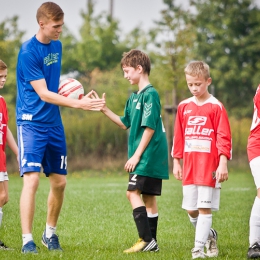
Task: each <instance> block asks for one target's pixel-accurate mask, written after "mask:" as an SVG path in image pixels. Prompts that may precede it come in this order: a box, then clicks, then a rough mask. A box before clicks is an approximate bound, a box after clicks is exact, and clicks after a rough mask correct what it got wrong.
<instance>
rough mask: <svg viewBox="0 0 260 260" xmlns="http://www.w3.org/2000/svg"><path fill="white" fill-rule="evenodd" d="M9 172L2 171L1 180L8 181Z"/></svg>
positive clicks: (0, 173)
mask: <svg viewBox="0 0 260 260" xmlns="http://www.w3.org/2000/svg"><path fill="white" fill-rule="evenodd" d="M8 180H9V178H8V174H7V172H0V181H8Z"/></svg>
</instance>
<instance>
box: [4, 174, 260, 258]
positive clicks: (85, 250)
mask: <svg viewBox="0 0 260 260" xmlns="http://www.w3.org/2000/svg"><path fill="white" fill-rule="evenodd" d="M127 181H128V175H127V174H124V175H123V176H117V175H116V174H108V173H107V174H102V175H101V174H100V175H97V174H94V175H93V174H91V173H88V172H85V173H73V174H70V175H69V176H68V183H67V188H66V193H65V201H64V205H63V208H62V212H61V215H60V219H59V223H58V228H57V234H58V235H59V238H60V243H61V246H62V248H63V250H64V251H63V252H62V253H60V252H49V251H48V250H47V248H45V247H44V246H43V245H42V244H41V236H42V232H43V230H44V228H45V222H46V203H47V195H48V191H49V183H48V179H47V178H45V177H42V178H41V180H40V186H39V189H38V192H37V203H36V215H35V219H34V225H33V227H34V229H33V236H34V240H35V243H36V244H37V246H39V254H37V255H28V254H26V255H24V254H22V253H21V245H22V239H21V226H20V216H19V198H20V193H21V188H22V178H20V177H18V176H16V175H11V176H10V181H9V197H10V200H9V203H8V204H7V205H6V206H5V207H4V208H3V211H4V217H3V223H2V227H1V229H0V239H2V240H3V241H4V242H5V243H6V244H7V245H8V246H9V247H12V248H14V250H13V251H1V250H0V259H1V260H9V259H10V260H13V259H39V260H40V259H72V260H85V259H93V260H97V259H98V260H110V259H113V260H117V259H122V260H128V259H129V260H133V259H149V260H151V259H163V260H168V259H174V260H182V259H184V260H186V259H191V252H190V251H191V249H192V248H193V244H194V242H193V241H194V228H193V226H192V225H191V224H190V222H189V219H188V217H187V214H186V212H185V211H184V210H182V209H181V201H182V187H181V182H179V181H177V180H175V179H174V178H173V177H172V176H171V178H170V180H168V181H164V182H163V192H162V196H161V197H159V198H158V207H159V224H158V237H157V238H158V244H159V247H160V252H158V253H150V252H145V253H136V254H129V255H126V254H123V250H124V249H126V248H129V247H130V246H132V245H133V244H134V243H135V242H136V241H137V239H138V235H137V231H136V227H135V223H134V221H133V217H132V210H131V207H130V204H129V202H128V200H127V199H126V196H125V193H126V188H127ZM255 194H256V190H255V186H254V182H253V178H252V176H251V174H250V172H249V170H248V171H247V172H235V171H232V170H230V175H229V180H228V181H227V182H225V183H224V184H223V185H222V191H221V206H220V211H219V212H215V213H213V227H214V228H215V229H216V230H217V231H218V235H219V241H218V247H219V251H220V253H219V257H218V258H217V259H234V260H240V259H246V253H247V249H248V229H249V228H248V223H249V215H250V211H251V207H252V204H253V201H254V198H255Z"/></svg>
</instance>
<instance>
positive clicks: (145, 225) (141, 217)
mask: <svg viewBox="0 0 260 260" xmlns="http://www.w3.org/2000/svg"><path fill="white" fill-rule="evenodd" d="M133 217H134V221H135V224H136V228H137V230H138V234H139V237H140V238H142V239H143V240H144V241H145V242H150V241H152V234H151V230H150V226H149V221H148V217H147V212H146V208H145V206H142V207H138V208H135V209H134V210H133Z"/></svg>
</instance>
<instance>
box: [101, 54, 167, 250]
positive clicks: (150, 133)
mask: <svg viewBox="0 0 260 260" xmlns="http://www.w3.org/2000/svg"><path fill="white" fill-rule="evenodd" d="M121 67H122V69H123V71H124V77H125V78H126V79H127V80H129V82H130V84H131V85H138V91H137V92H135V93H133V94H132V95H131V96H130V98H129V99H128V101H127V103H126V106H125V112H124V116H122V117H119V116H118V115H116V114H114V113H113V112H112V111H111V110H110V109H109V108H107V107H106V106H104V108H103V109H102V110H101V111H102V112H103V113H104V114H105V115H106V116H107V117H108V118H110V119H111V120H112V121H113V122H114V123H116V124H117V125H118V126H119V127H121V128H122V129H124V130H126V129H128V128H130V133H129V141H128V158H129V159H128V161H127V162H126V164H125V167H124V168H125V170H126V171H127V172H128V173H129V183H128V189H127V198H128V200H129V201H130V203H131V206H132V209H133V217H134V221H135V224H136V227H137V230H138V234H139V239H138V241H137V243H136V244H134V245H133V246H132V247H131V248H129V249H126V250H125V251H124V253H135V252H141V251H154V252H156V251H159V247H158V245H157V238H156V234H157V223H158V208H157V202H156V196H160V195H161V189H162V179H168V178H169V176H168V155H167V153H168V148H167V141H166V134H165V130H164V126H163V123H162V119H161V115H160V113H161V105H160V99H159V95H158V93H157V91H156V90H155V89H154V87H153V86H152V85H151V84H150V82H149V74H150V68H151V64H150V59H149V57H148V56H147V55H146V54H145V53H143V52H141V51H139V50H131V51H129V52H127V53H124V54H123V58H122V60H121ZM104 96H105V95H103V97H104Z"/></svg>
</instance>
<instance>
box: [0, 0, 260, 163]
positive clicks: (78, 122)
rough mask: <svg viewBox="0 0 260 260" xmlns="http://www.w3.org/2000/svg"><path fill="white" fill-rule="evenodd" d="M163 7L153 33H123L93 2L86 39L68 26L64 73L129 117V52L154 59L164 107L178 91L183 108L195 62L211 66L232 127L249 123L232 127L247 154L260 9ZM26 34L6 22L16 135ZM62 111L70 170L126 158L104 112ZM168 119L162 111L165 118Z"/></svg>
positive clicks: (220, 0)
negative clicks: (125, 58)
mask: <svg viewBox="0 0 260 260" xmlns="http://www.w3.org/2000/svg"><path fill="white" fill-rule="evenodd" d="M163 2H164V7H165V8H164V9H163V10H161V12H160V14H161V16H160V19H159V20H158V21H154V23H153V25H152V26H151V28H150V29H149V30H146V31H145V30H143V29H142V28H141V27H138V28H134V29H133V30H132V31H131V32H130V33H128V34H124V33H123V32H122V30H121V29H120V21H118V20H116V19H114V18H112V17H111V16H110V15H109V14H108V13H106V12H102V13H100V14H97V15H95V14H94V10H95V4H94V3H93V1H87V3H86V8H85V10H82V11H81V13H80V15H81V17H82V26H81V28H80V31H79V35H80V36H79V37H75V35H74V34H73V32H71V31H69V29H68V28H67V27H66V25H64V28H63V33H62V36H61V41H62V43H63V60H62V74H63V75H70V73H73V74H71V75H74V76H75V77H77V79H78V80H79V81H80V82H81V83H82V84H83V86H84V88H85V92H88V91H90V90H91V89H95V90H96V91H97V92H98V93H99V94H102V93H103V92H105V93H106V96H107V104H108V106H109V107H110V108H112V109H113V110H114V111H115V112H116V113H118V114H122V113H123V109H124V104H125V102H126V99H127V98H128V96H129V93H130V92H131V91H134V90H135V88H134V86H129V83H128V82H127V81H126V80H125V79H124V78H123V74H122V71H121V68H120V64H119V63H120V59H121V57H122V53H123V52H125V51H128V50H130V49H133V48H138V49H142V50H143V51H145V52H146V53H148V55H149V56H150V58H151V61H152V70H151V77H150V80H151V83H152V84H153V85H154V86H155V87H156V89H157V90H158V92H159V94H160V96H161V103H162V108H164V107H165V105H167V104H166V103H167V102H168V101H167V98H166V97H167V96H169V93H171V91H172V90H174V93H176V94H175V96H174V99H175V100H171V101H170V102H176V103H178V102H179V101H181V100H182V99H184V98H186V97H189V96H190V94H189V91H188V88H187V86H186V83H185V77H184V73H183V69H184V67H185V65H186V64H187V62H189V61H190V60H197V59H200V60H204V61H205V62H207V63H208V64H209V66H210V68H211V77H212V79H213V83H212V85H213V86H214V95H215V96H216V97H217V98H218V99H219V100H220V101H221V102H222V103H223V104H224V105H225V107H226V109H227V111H228V114H229V116H230V118H232V120H231V121H232V124H233V125H236V126H237V125H239V122H241V120H246V124H242V125H240V129H239V133H240V134H239V135H238V133H237V132H235V131H237V128H234V127H232V128H233V129H232V134H234V136H237V135H238V137H237V138H238V139H237V141H236V140H234V138H233V146H234V147H233V148H235V149H233V150H234V153H235V154H242V153H244V152H245V146H246V139H247V136H248V133H249V128H250V118H251V116H252V110H253V103H252V99H253V96H254V93H255V89H256V87H257V85H258V84H259V82H260V80H259V77H260V76H259V73H258V69H259V68H260V45H259V43H258V39H259V34H260V9H259V7H258V6H257V5H256V3H255V2H254V1H253V0H240V1H237V0H216V1H207V0H190V2H189V6H188V8H183V7H182V6H181V5H177V4H176V3H175V1H174V0H163ZM65 15H66V14H65ZM24 34H25V32H24V31H21V30H20V29H19V17H18V16H14V17H11V18H9V19H7V20H5V21H4V22H2V23H0V59H2V60H4V61H5V63H7V65H8V81H7V83H6V85H5V88H4V89H3V90H2V91H1V95H3V96H4V97H5V98H6V100H7V102H8V107H9V114H10V125H11V128H12V130H13V132H15V131H16V127H15V119H14V118H15V111H14V110H15V102H16V101H15V99H16V79H15V78H16V77H15V68H16V60H17V53H18V51H19V48H20V46H21V43H22V39H23V36H24ZM61 111H62V116H63V120H64V125H65V130H66V135H67V142H68V152H69V155H70V157H71V165H72V164H73V165H74V164H75V165H78V167H80V165H83V166H82V167H85V166H86V165H91V162H90V161H93V160H94V159H93V158H96V157H98V158H101V157H102V158H106V159H105V160H104V161H107V160H108V158H107V156H108V155H110V156H111V157H112V158H122V157H124V158H125V155H126V149H127V145H126V144H127V134H126V133H125V132H123V131H121V130H119V129H118V128H117V127H116V126H114V125H113V123H111V122H108V121H107V120H106V119H105V117H104V116H103V115H102V114H101V113H96V112H94V113H93V112H83V111H72V110H71V109H67V108H61ZM165 113H166V112H165V111H164V109H163V110H162V114H163V115H164V114H165ZM171 123H172V122H171ZM171 125H172V124H171ZM168 131H173V129H172V128H171V129H170V130H168ZM241 142H242V144H241ZM169 146H171V143H169ZM98 162H101V160H98ZM92 164H94V165H95V166H96V165H97V164H96V163H92ZM102 164H103V162H102ZM104 165H105V163H104ZM75 167H76V166H75ZM93 167H94V166H93Z"/></svg>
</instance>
